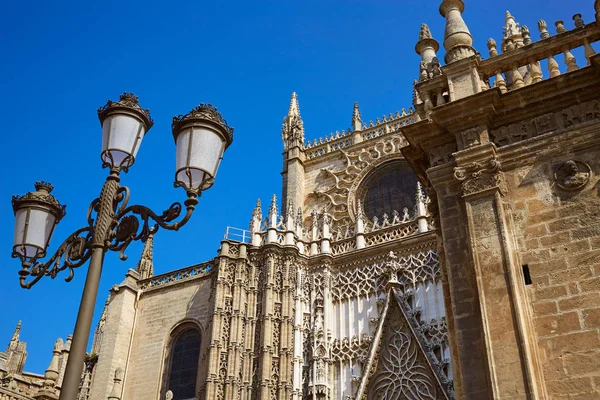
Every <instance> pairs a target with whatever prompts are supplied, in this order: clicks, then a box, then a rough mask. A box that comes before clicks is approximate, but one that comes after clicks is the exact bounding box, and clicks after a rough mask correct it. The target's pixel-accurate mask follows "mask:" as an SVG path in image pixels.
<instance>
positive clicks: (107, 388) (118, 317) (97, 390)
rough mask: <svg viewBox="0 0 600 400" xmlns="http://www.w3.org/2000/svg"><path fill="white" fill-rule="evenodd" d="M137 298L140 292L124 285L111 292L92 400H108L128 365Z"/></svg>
mask: <svg viewBox="0 0 600 400" xmlns="http://www.w3.org/2000/svg"><path fill="white" fill-rule="evenodd" d="M136 297H137V291H136V290H134V289H132V288H129V287H127V286H125V285H121V286H120V287H119V288H118V290H115V289H112V295H111V300H110V303H109V305H108V308H107V315H106V321H107V323H106V324H105V326H104V334H103V335H102V343H101V347H100V349H101V352H100V354H99V356H98V363H97V364H96V369H95V373H94V381H93V383H92V389H91V392H90V400H105V399H106V398H107V397H108V395H109V394H110V392H111V389H112V385H113V378H114V375H115V370H116V369H117V368H123V369H125V366H126V365H127V361H128V360H127V358H128V355H129V346H130V343H131V335H132V332H133V329H134V320H135V302H136Z"/></svg>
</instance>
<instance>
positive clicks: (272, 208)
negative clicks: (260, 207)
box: [269, 194, 277, 216]
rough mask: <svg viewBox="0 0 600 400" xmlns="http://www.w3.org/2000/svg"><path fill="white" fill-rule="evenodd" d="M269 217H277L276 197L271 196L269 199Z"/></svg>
mask: <svg viewBox="0 0 600 400" xmlns="http://www.w3.org/2000/svg"><path fill="white" fill-rule="evenodd" d="M269 215H270V216H272V215H275V216H277V195H275V194H274V195H273V197H272V198H271V206H270V207H269Z"/></svg>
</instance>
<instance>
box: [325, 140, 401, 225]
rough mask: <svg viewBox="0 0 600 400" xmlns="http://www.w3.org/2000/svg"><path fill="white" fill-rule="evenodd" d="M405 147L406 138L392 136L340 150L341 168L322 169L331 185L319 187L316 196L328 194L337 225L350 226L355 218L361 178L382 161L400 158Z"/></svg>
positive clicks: (330, 207)
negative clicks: (343, 163) (360, 146)
mask: <svg viewBox="0 0 600 400" xmlns="http://www.w3.org/2000/svg"><path fill="white" fill-rule="evenodd" d="M404 146H406V140H405V139H404V138H403V137H402V136H400V135H393V136H390V137H388V138H386V139H385V140H381V141H379V142H377V143H375V144H374V145H373V146H371V147H369V148H363V149H360V150H356V151H355V152H345V151H344V150H340V151H341V153H342V157H343V158H344V161H345V166H344V168H342V169H338V170H333V169H329V168H324V169H322V173H323V174H325V175H326V176H327V177H328V179H330V180H331V182H332V183H331V185H327V186H326V187H325V186H324V187H322V188H318V189H317V190H315V192H314V195H315V196H316V197H317V198H318V197H321V196H322V197H325V199H326V200H327V202H328V203H329V207H327V209H328V210H329V213H330V214H331V216H332V218H333V223H334V225H338V226H340V225H349V224H351V223H352V222H353V221H354V218H355V215H354V205H355V204H356V202H355V199H356V191H357V189H358V186H359V184H360V182H361V181H362V179H363V178H364V177H365V176H366V175H367V173H368V172H370V171H371V170H372V169H373V168H374V167H376V166H377V165H379V164H380V163H382V162H385V161H388V160H391V159H394V158H398V157H399V154H400V149H401V148H402V147H404Z"/></svg>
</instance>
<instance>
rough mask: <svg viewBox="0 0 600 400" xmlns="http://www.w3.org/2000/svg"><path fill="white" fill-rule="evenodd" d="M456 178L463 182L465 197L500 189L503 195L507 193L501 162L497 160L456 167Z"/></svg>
mask: <svg viewBox="0 0 600 400" xmlns="http://www.w3.org/2000/svg"><path fill="white" fill-rule="evenodd" d="M454 178H455V179H456V180H458V181H460V182H461V186H462V190H463V194H464V195H465V196H469V195H472V194H475V193H480V192H483V191H485V190H489V189H493V188H498V189H499V190H500V193H501V194H504V193H505V192H506V189H505V183H504V177H503V175H502V171H501V170H500V161H498V160H496V159H495V158H492V159H490V160H489V161H488V162H487V163H485V164H481V163H478V162H474V163H471V164H467V165H465V166H463V167H456V168H454Z"/></svg>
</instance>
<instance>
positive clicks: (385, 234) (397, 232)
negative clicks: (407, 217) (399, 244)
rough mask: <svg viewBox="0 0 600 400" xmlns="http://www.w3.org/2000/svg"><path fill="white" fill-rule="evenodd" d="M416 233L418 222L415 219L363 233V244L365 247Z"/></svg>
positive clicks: (417, 231)
mask: <svg viewBox="0 0 600 400" xmlns="http://www.w3.org/2000/svg"><path fill="white" fill-rule="evenodd" d="M418 233H419V224H418V222H417V221H410V222H407V223H404V224H400V225H392V226H389V227H387V228H384V229H380V230H377V231H373V232H370V233H367V234H365V245H366V247H371V246H375V245H378V244H381V243H388V242H391V241H393V240H397V239H403V238H405V237H408V236H412V235H416V234H418Z"/></svg>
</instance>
